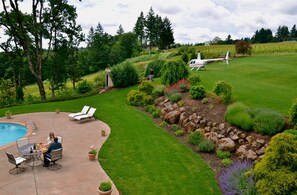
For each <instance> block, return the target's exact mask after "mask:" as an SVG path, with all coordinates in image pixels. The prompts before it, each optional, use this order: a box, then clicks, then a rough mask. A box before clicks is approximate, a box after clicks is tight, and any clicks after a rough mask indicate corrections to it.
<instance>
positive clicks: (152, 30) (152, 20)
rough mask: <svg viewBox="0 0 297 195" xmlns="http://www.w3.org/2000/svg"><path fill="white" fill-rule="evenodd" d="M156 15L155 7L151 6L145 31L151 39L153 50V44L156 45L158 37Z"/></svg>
mask: <svg viewBox="0 0 297 195" xmlns="http://www.w3.org/2000/svg"><path fill="white" fill-rule="evenodd" d="M156 22H157V20H156V17H155V12H154V10H153V8H152V7H151V8H150V10H149V12H148V14H147V16H146V20H145V23H144V24H145V27H146V28H145V32H146V37H147V39H148V41H149V47H150V50H152V46H154V45H156V38H157V33H156V31H157V29H156Z"/></svg>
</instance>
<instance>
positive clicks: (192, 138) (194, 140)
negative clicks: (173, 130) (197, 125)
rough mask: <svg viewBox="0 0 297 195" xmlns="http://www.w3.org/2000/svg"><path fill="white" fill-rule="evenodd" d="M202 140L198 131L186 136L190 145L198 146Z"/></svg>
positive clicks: (201, 135)
mask: <svg viewBox="0 0 297 195" xmlns="http://www.w3.org/2000/svg"><path fill="white" fill-rule="evenodd" d="M202 139H203V134H202V133H201V132H200V131H194V132H191V133H190V134H189V135H188V142H189V143H190V144H194V145H198V144H199V143H200V142H201V141H202Z"/></svg>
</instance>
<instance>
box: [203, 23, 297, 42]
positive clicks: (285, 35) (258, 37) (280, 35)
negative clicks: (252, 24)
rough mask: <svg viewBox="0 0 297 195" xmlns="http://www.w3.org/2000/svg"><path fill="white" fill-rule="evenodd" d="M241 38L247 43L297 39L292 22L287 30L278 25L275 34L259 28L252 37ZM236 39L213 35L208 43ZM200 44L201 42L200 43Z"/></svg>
mask: <svg viewBox="0 0 297 195" xmlns="http://www.w3.org/2000/svg"><path fill="white" fill-rule="evenodd" d="M242 40H244V41H246V42H249V43H272V42H283V41H297V30H296V25H295V24H294V25H293V26H292V28H291V29H290V30H289V28H288V27H287V26H279V27H278V28H277V31H276V33H275V35H274V36H273V32H272V30H271V29H269V28H267V29H265V28H261V29H260V30H256V32H255V33H254V35H253V36H252V37H245V38H242ZM237 41H238V40H233V39H232V38H231V35H228V36H227V38H226V39H225V40H222V39H221V38H219V37H215V38H214V39H213V40H211V41H210V42H209V43H210V44H221V45H222V44H235V43H236V42H237ZM200 44H201V43H200Z"/></svg>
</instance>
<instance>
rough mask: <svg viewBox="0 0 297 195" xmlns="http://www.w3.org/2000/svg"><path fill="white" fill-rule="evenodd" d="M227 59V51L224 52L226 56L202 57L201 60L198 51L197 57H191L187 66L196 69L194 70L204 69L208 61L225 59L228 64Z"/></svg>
mask: <svg viewBox="0 0 297 195" xmlns="http://www.w3.org/2000/svg"><path fill="white" fill-rule="evenodd" d="M228 59H229V51H228V52H227V53H226V56H225V57H224V58H213V59H203V60H201V55H200V51H198V56H197V59H192V60H191V61H190V62H189V67H190V68H191V70H194V69H196V71H198V70H199V69H201V68H203V69H204V70H206V69H205V65H206V64H207V63H209V62H216V61H224V60H225V61H226V64H228Z"/></svg>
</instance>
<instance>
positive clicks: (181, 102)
mask: <svg viewBox="0 0 297 195" xmlns="http://www.w3.org/2000/svg"><path fill="white" fill-rule="evenodd" d="M184 104H185V102H184V101H182V100H180V101H178V102H177V105H178V107H183V106H184Z"/></svg>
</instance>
